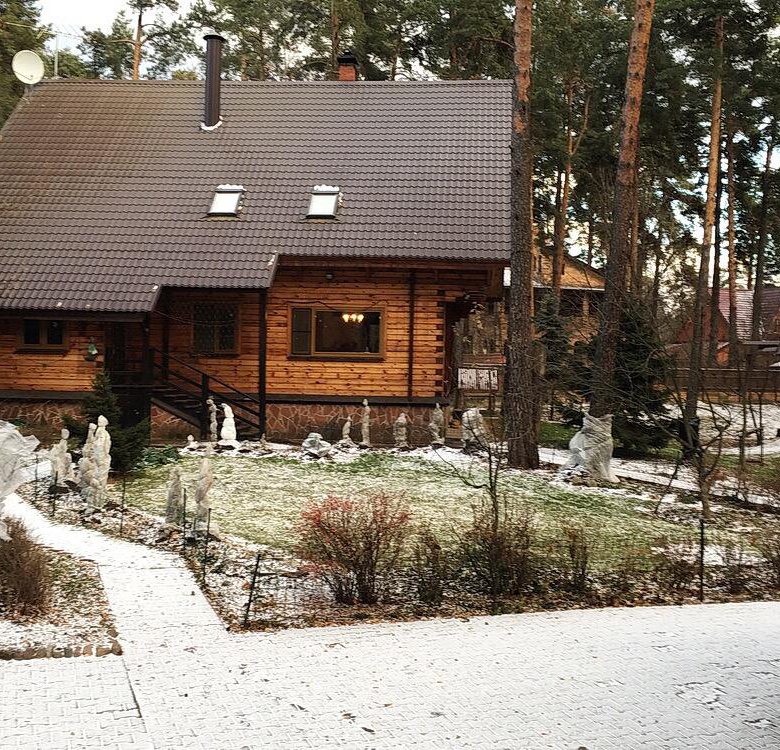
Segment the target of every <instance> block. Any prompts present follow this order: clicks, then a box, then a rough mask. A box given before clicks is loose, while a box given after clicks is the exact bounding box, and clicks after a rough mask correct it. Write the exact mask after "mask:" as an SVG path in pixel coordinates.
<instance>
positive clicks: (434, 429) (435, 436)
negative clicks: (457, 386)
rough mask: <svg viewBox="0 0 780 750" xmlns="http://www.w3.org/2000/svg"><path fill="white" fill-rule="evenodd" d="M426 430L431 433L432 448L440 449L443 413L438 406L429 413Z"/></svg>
mask: <svg viewBox="0 0 780 750" xmlns="http://www.w3.org/2000/svg"><path fill="white" fill-rule="evenodd" d="M428 429H429V430H430V432H431V445H432V446H433V447H434V448H441V447H442V446H443V445H444V437H443V436H444V412H443V411H442V410H441V406H439V405H438V404H436V408H435V409H434V410H433V412H432V413H431V421H430V423H429V424H428Z"/></svg>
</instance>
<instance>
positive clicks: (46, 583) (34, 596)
mask: <svg viewBox="0 0 780 750" xmlns="http://www.w3.org/2000/svg"><path fill="white" fill-rule="evenodd" d="M6 524H7V526H8V534H9V535H10V537H11V541H9V542H3V541H0V599H2V602H3V605H4V606H5V608H6V609H8V610H10V611H13V612H15V613H18V614H22V615H36V614H41V613H43V612H45V611H46V609H47V608H48V606H49V599H50V596H51V575H50V573H49V567H48V560H47V557H46V552H45V551H44V549H43V548H42V547H41V546H40V545H38V544H36V543H35V542H33V541H32V539H30V535H29V534H28V532H27V527H26V526H25V525H24V524H23V523H22V522H21V521H18V520H16V519H14V518H9V519H7V520H6Z"/></svg>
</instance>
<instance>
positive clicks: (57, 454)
mask: <svg viewBox="0 0 780 750" xmlns="http://www.w3.org/2000/svg"><path fill="white" fill-rule="evenodd" d="M60 435H61V437H60V440H59V441H58V442H56V443H55V444H54V445H53V446H52V447H51V450H50V451H49V460H50V461H51V470H52V480H53V481H54V482H55V484H56V486H58V487H64V486H65V483H66V482H73V481H74V480H75V474H74V472H73V457H72V456H71V455H70V452H69V451H68V438H69V437H70V432H68V430H66V429H62V430H61V431H60Z"/></svg>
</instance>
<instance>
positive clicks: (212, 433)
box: [206, 398, 218, 443]
mask: <svg viewBox="0 0 780 750" xmlns="http://www.w3.org/2000/svg"><path fill="white" fill-rule="evenodd" d="M206 407H207V408H208V410H209V440H210V441H211V442H212V443H216V442H217V440H218V437H217V434H218V433H217V405H216V404H215V403H214V399H213V398H207V399H206Z"/></svg>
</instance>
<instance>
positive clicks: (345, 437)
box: [341, 417, 353, 443]
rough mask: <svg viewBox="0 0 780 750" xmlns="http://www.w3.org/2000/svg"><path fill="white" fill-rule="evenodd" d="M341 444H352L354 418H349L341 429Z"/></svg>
mask: <svg viewBox="0 0 780 750" xmlns="http://www.w3.org/2000/svg"><path fill="white" fill-rule="evenodd" d="M341 442H342V443H352V442H353V440H352V417H347V421H346V422H344V424H343V425H342V427H341Z"/></svg>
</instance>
